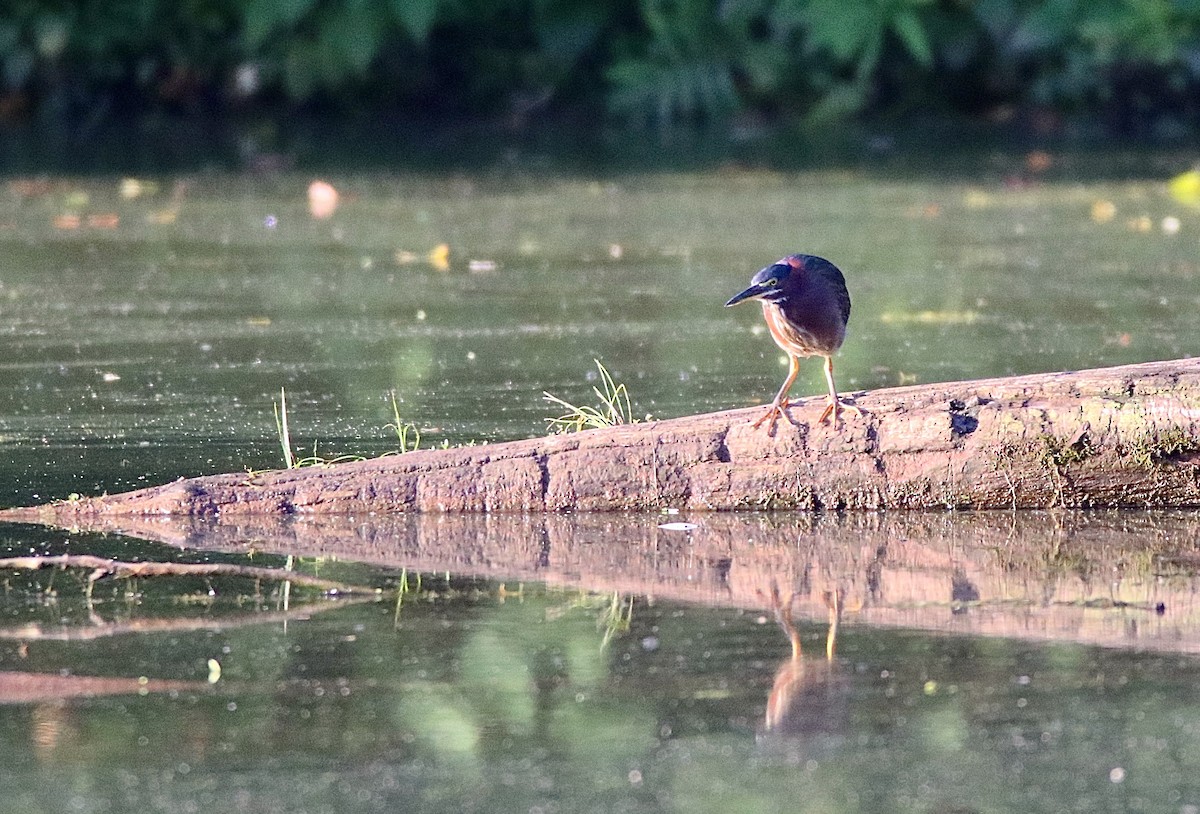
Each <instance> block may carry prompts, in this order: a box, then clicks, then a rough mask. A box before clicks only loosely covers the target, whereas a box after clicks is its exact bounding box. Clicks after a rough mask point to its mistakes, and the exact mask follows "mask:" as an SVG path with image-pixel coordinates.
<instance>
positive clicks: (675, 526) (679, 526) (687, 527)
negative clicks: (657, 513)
mask: <svg viewBox="0 0 1200 814" xmlns="http://www.w3.org/2000/svg"><path fill="white" fill-rule="evenodd" d="M658 527H659V528H660V529H662V530H663V531H691V530H692V529H698V528H700V527H699V526H698V525H696V524H695V523H659V524H658Z"/></svg>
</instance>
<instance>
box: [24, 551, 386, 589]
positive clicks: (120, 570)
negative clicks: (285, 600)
mask: <svg viewBox="0 0 1200 814" xmlns="http://www.w3.org/2000/svg"><path fill="white" fill-rule="evenodd" d="M42 568H90V569H92V573H91V574H89V575H88V583H89V585H90V584H91V583H94V582H95V581H96V580H99V579H103V578H104V577H107V576H117V577H161V576H173V577H211V576H224V577H249V578H251V579H266V580H277V581H280V582H291V583H293V584H295V585H303V586H305V587H306V588H320V589H321V590H324V591H328V592H336V593H374V592H375V588H372V587H369V586H362V585H347V584H345V583H343V582H337V581H335V580H331V579H322V578H320V577H313V576H309V575H307V574H299V573H296V572H295V571H286V570H283V569H280V568H263V567H259V566H253V565H237V564H235V563H220V562H212V563H184V562H125V561H122V560H110V559H107V558H105V557H96V556H92V555H90V554H59V555H53V556H29V557H6V558H0V570H9V571H37V570H40V569H42Z"/></svg>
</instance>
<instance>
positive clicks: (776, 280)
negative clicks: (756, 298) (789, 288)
mask: <svg viewBox="0 0 1200 814" xmlns="http://www.w3.org/2000/svg"><path fill="white" fill-rule="evenodd" d="M765 282H766V284H767V285H769V286H771V287H772V288H774V287H775V286H777V285H779V278H778V277H768V278H767V279H766V281H765Z"/></svg>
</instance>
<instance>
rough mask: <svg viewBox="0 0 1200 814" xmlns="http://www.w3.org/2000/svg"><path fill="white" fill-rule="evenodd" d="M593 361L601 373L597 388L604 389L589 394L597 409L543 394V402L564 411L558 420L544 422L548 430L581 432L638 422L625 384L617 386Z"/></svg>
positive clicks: (601, 366) (598, 362) (602, 367)
mask: <svg viewBox="0 0 1200 814" xmlns="http://www.w3.org/2000/svg"><path fill="white" fill-rule="evenodd" d="M592 361H593V362H595V363H596V369H597V370H598V371H599V372H600V385H601V387H603V388H604V389H603V390H601V389H600V387H592V392H593V393H595V394H596V398H597V399H599V404H598V406H596V407H592V406H576V405H574V404H571V403H570V402H569V401H566V400H565V399H561V398H559V397H558V396H555V395H552V394H550V393H547V392H543V393H542V398H543V399H545V400H546V401H547V402H549V403H551V404H557V405H558V406H559V407H561V408H563V409H564V410H566V412H565V413H564V414H563V415H560V416H558V417H557V418H547V419H546V423H547V424H548V425H549V429H550V430H551V431H553V432H558V433H565V432H580V431H582V430H591V429H599V428H601V427H613V426H616V425H617V424H633V423H636V422H637V420H638V419H636V418H634V417H633V408H632V406H631V405H630V402H629V390H628V389H627V388H626V387H625V384H624V383H621V384H617V383H616V382H615V381H613V377H612V374H611V373H609V372H608V368H606V367H605V366H604V363H603V362H601V361H600V360H599V359H593V360H592Z"/></svg>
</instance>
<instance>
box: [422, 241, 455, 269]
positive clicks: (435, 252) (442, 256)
mask: <svg viewBox="0 0 1200 814" xmlns="http://www.w3.org/2000/svg"><path fill="white" fill-rule="evenodd" d="M427 259H428V260H429V265H431V266H433V267H434V268H435V269H437V270H438V271H449V270H450V244H449V243H439V244H438V245H436V246H434V247H433V249H432V250H431V251H430V252H429V255H428V258H427Z"/></svg>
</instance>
